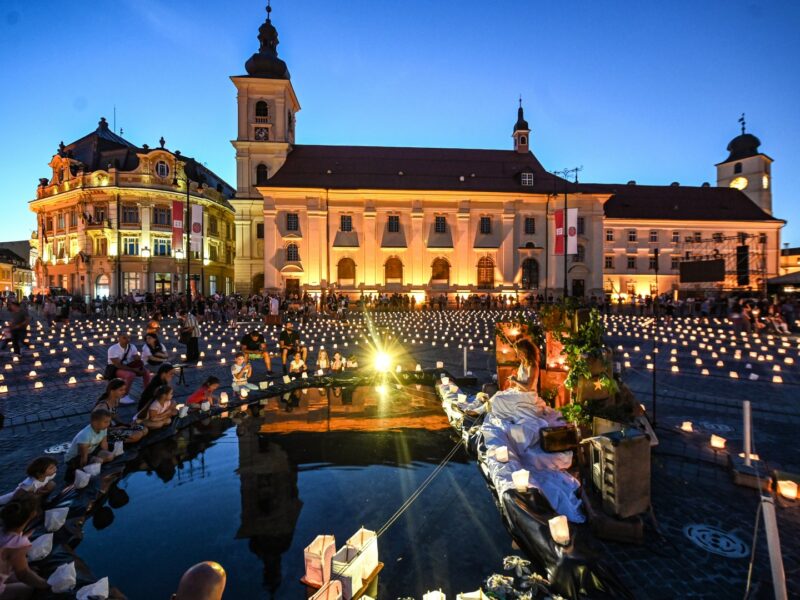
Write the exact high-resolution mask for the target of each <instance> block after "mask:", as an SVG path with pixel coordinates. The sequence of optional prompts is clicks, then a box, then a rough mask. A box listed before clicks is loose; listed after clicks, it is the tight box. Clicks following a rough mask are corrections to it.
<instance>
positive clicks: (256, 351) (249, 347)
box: [239, 329, 272, 375]
mask: <svg viewBox="0 0 800 600" xmlns="http://www.w3.org/2000/svg"><path fill="white" fill-rule="evenodd" d="M239 348H240V349H241V351H242V352H243V353H244V356H245V358H246V359H247V362H249V361H251V360H253V359H259V358H263V359H264V366H265V367H266V368H267V374H269V375H272V361H271V360H270V357H269V350H267V340H265V339H264V335H263V334H262V333H261V332H260V331H258V330H257V329H253V330H252V331H250V332H249V333H247V334H245V335H244V336H243V337H242V339H241V340H239Z"/></svg>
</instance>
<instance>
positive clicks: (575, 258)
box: [572, 244, 586, 263]
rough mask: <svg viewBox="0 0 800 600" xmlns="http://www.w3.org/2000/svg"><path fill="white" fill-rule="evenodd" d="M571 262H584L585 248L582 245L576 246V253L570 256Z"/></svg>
mask: <svg viewBox="0 0 800 600" xmlns="http://www.w3.org/2000/svg"><path fill="white" fill-rule="evenodd" d="M572 262H574V263H582V262H586V246H584V245H583V244H578V252H577V253H575V254H573V255H572Z"/></svg>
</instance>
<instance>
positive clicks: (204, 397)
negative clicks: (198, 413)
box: [186, 375, 220, 409]
mask: <svg viewBox="0 0 800 600" xmlns="http://www.w3.org/2000/svg"><path fill="white" fill-rule="evenodd" d="M219 383H220V382H219V378H218V377H214V376H213V375H209V377H208V378H207V379H206V380H205V381H204V382H203V384H202V385H201V386H200V387H199V388H198V389H197V390H196V391H194V392H192V394H191V395H190V396H189V397H188V398H187V399H186V404H188V405H189V408H195V409H197V408H200V405H201V404H202V403H203V402H208V403H209V404H211V405H212V406H213V405H215V404H217V399H216V398H215V397H214V392H215V391H216V390H217V388H218V387H219Z"/></svg>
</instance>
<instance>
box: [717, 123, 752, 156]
mask: <svg viewBox="0 0 800 600" xmlns="http://www.w3.org/2000/svg"><path fill="white" fill-rule="evenodd" d="M760 145H761V140H759V139H758V138H757V137H756V136H754V135H753V134H752V133H745V132H744V127H742V133H741V135H737V136H736V137H735V138H733V139H732V140H731V141H730V143H729V144H728V148H727V150H728V153H729V154H728V158H726V159H725V160H724V161H723V162H731V161H732V160H741V159H743V158H749V157H751V156H757V155H759V154H760V152H759V151H758V147H759V146H760ZM720 164H722V163H720Z"/></svg>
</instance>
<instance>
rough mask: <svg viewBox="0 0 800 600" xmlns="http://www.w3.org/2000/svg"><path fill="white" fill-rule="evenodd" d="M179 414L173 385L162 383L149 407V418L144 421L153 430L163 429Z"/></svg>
mask: <svg viewBox="0 0 800 600" xmlns="http://www.w3.org/2000/svg"><path fill="white" fill-rule="evenodd" d="M177 414H178V409H177V408H176V407H175V402H173V401H172V386H169V385H162V386H161V387H160V388H158V390H156V395H155V400H153V402H152V403H151V404H150V406H149V407H147V418H146V419H145V420H144V421H142V423H143V424H144V426H145V427H147V428H148V429H151V430H155V429H163V428H164V427H167V426H168V425H169V424H170V423H171V422H172V417H174V416H175V415H177Z"/></svg>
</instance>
